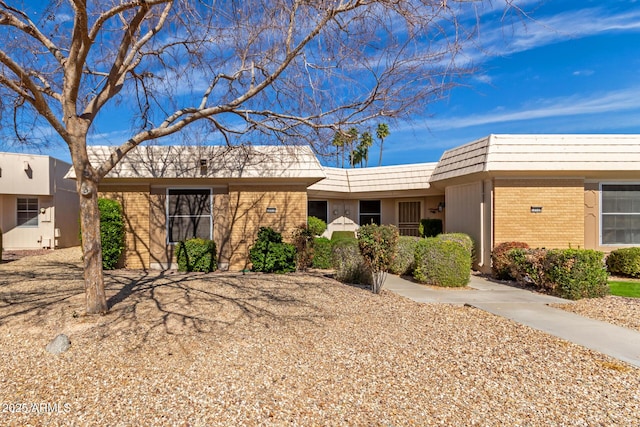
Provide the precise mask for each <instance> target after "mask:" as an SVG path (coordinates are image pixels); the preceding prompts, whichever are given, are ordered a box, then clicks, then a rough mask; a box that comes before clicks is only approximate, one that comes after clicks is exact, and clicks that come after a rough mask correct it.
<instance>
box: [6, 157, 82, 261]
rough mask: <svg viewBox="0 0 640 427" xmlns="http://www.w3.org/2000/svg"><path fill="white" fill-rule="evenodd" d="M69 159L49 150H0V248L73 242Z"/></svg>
mask: <svg viewBox="0 0 640 427" xmlns="http://www.w3.org/2000/svg"><path fill="white" fill-rule="evenodd" d="M70 167H71V165H70V164H69V163H67V162H63V161H62V160H58V159H56V158H53V157H50V156H43V155H35V154H19V153H4V152H3V153H0V229H1V230H2V233H3V239H2V240H3V245H2V246H3V248H4V250H24V249H41V248H47V249H54V248H66V247H69V246H76V245H78V244H80V243H79V229H80V226H79V222H78V219H79V209H80V203H79V201H78V194H77V193H76V185H75V182H73V181H69V180H68V179H64V176H65V174H66V173H67V171H68V170H69V168H70Z"/></svg>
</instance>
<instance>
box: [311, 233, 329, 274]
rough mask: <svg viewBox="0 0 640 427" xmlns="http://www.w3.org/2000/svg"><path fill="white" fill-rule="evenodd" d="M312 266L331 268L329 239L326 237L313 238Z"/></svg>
mask: <svg viewBox="0 0 640 427" xmlns="http://www.w3.org/2000/svg"><path fill="white" fill-rule="evenodd" d="M311 266H312V267H313V268H322V269H327V268H331V240H329V239H327V238H326V237H316V238H315V239H314V240H313V259H312V260H311Z"/></svg>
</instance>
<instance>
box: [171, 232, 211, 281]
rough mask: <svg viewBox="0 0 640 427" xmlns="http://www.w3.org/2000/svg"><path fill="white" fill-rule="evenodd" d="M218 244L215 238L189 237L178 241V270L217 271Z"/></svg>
mask: <svg viewBox="0 0 640 427" xmlns="http://www.w3.org/2000/svg"><path fill="white" fill-rule="evenodd" d="M216 258H217V254H216V244H215V242H214V241H213V240H205V239H200V238H194V239H188V240H185V241H183V242H179V243H178V271H199V272H203V273H210V272H212V271H216V269H217V268H218V263H217V261H216Z"/></svg>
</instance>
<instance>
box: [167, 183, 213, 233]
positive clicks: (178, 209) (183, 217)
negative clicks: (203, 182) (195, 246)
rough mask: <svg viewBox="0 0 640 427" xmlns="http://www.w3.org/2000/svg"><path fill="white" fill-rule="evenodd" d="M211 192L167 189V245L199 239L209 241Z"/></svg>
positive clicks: (211, 221)
mask: <svg viewBox="0 0 640 427" xmlns="http://www.w3.org/2000/svg"><path fill="white" fill-rule="evenodd" d="M212 228H213V217H212V215H211V191H210V190H209V189H169V190H168V192H167V237H168V240H169V243H177V242H180V241H183V240H186V239H191V238H194V237H199V238H201V239H211V231H212Z"/></svg>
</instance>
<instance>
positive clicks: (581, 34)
mask: <svg viewBox="0 0 640 427" xmlns="http://www.w3.org/2000/svg"><path fill="white" fill-rule="evenodd" d="M496 3H500V1H496ZM520 4H524V6H525V9H532V10H533V13H532V14H531V15H530V16H529V18H525V19H523V20H516V22H515V23H514V24H513V25H505V22H503V21H501V20H500V19H495V22H491V21H489V22H485V23H484V24H483V26H482V28H481V32H480V34H479V38H478V42H479V44H480V46H481V48H482V52H480V51H469V52H467V53H466V55H467V56H463V57H461V58H460V59H461V60H462V61H463V62H464V61H473V62H474V63H475V65H476V66H477V67H478V68H479V69H478V71H477V72H476V73H474V74H473V75H472V76H471V77H469V78H468V79H467V80H465V81H463V82H462V84H463V85H461V86H459V87H457V88H454V89H453V90H451V91H450V92H449V94H448V96H447V97H446V98H445V99H442V100H441V101H438V102H436V103H433V104H431V106H430V108H429V110H428V111H425V112H424V113H423V114H420V115H417V116H415V117H413V119H412V120H411V121H410V122H390V123H389V125H390V130H391V135H390V136H389V138H387V140H386V141H385V150H384V154H383V164H384V165H393V164H406V163H416V162H434V161H437V160H438V159H439V158H440V156H441V155H442V152H443V151H444V150H446V149H448V148H451V147H455V146H457V145H460V144H464V143H466V142H470V141H473V140H475V139H478V138H482V137H484V136H486V135H489V134H491V133H640V2H637V1H634V0H626V1H625V0H612V1H585V0H555V1H552V0H547V1H544V2H539V1H533V0H524V1H520ZM496 16H497V17H498V18H499V17H500V15H499V14H498V15H496ZM128 134H129V133H128V132H127V123H126V121H122V120H121V121H107V122H106V123H105V122H103V123H101V124H100V126H99V127H97V128H96V133H95V134H94V135H93V136H91V138H90V141H89V142H90V143H92V144H102V145H106V144H120V143H121V142H122V141H123V139H124V138H125V137H126V136H127V135H128ZM42 154H50V155H52V156H55V157H58V158H61V159H63V160H67V161H69V159H70V156H69V154H68V151H67V149H66V147H64V146H62V145H54V146H52V147H50V148H49V149H47V150H43V152H42ZM370 158H371V159H373V161H372V162H370V163H371V164H373V165H375V164H377V158H378V152H377V147H374V148H373V149H372V152H371V154H370Z"/></svg>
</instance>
